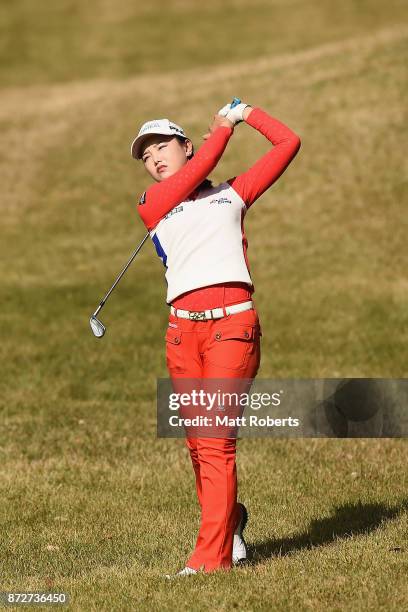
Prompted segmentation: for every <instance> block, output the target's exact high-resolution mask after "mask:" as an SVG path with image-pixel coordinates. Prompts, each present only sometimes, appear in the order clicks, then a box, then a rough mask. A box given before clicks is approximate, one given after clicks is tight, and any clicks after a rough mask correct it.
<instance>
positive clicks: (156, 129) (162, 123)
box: [130, 119, 187, 159]
mask: <svg viewBox="0 0 408 612" xmlns="http://www.w3.org/2000/svg"><path fill="white" fill-rule="evenodd" d="M149 134H164V135H166V136H180V137H181V138H187V136H186V135H185V133H184V130H183V128H181V127H180V126H179V125H177V124H176V123H173V122H172V121H169V120H168V119H153V121H147V122H146V123H144V124H143V125H142V127H141V128H140V130H139V133H138V135H137V136H136V138H135V139H134V141H133V142H132V144H131V146H130V152H131V154H132V157H134V158H135V159H140V158H141V148H142V144H143V141H144V140H145V138H146V136H149Z"/></svg>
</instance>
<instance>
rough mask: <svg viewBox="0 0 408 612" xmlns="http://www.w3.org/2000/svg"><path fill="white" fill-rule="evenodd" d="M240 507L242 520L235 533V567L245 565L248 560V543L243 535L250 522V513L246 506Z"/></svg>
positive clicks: (241, 505)
mask: <svg viewBox="0 0 408 612" xmlns="http://www.w3.org/2000/svg"><path fill="white" fill-rule="evenodd" d="M238 506H240V508H241V520H240V521H239V523H238V526H237V528H236V530H235V533H234V543H233V547H232V563H233V565H240V564H241V563H245V561H246V560H247V558H248V552H247V546H246V542H245V540H244V536H243V535H242V533H243V531H244V529H245V527H246V524H247V522H248V511H247V509H246V508H245V506H244V504H238Z"/></svg>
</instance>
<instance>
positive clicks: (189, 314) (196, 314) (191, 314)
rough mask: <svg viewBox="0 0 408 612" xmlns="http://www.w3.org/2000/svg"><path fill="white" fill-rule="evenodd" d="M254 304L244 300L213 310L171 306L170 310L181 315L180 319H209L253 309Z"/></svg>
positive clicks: (177, 315) (178, 315)
mask: <svg viewBox="0 0 408 612" xmlns="http://www.w3.org/2000/svg"><path fill="white" fill-rule="evenodd" d="M253 307H254V305H253V303H252V302H251V301H249V302H242V303H241V304H233V305H232V306H226V307H225V313H224V308H213V309H212V310H179V309H178V308H174V306H170V312H171V314H172V315H175V316H176V317H179V318H180V319H191V320H192V321H207V319H221V318H222V317H224V316H225V314H227V315H229V314H237V313H238V312H244V311H245V310H251V308H253Z"/></svg>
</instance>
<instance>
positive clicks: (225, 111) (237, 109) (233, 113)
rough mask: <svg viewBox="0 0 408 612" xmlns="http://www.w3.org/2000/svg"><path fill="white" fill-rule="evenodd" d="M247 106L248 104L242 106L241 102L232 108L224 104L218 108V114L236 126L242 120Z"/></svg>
mask: <svg viewBox="0 0 408 612" xmlns="http://www.w3.org/2000/svg"><path fill="white" fill-rule="evenodd" d="M247 106H249V104H244V103H243V102H241V104H237V106H234V108H231V104H226V105H225V106H223V107H222V108H220V110H219V111H218V114H219V115H222V116H223V117H226V118H227V119H228V120H229V121H231V123H232V124H233V125H236V124H237V123H240V122H241V121H243V120H244V118H243V116H242V115H243V112H244V109H245V108H246V107H247Z"/></svg>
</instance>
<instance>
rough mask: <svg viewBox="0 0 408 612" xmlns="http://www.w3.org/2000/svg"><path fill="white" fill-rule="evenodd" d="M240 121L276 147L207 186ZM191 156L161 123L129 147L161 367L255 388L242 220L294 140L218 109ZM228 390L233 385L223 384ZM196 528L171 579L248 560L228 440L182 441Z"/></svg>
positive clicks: (255, 345)
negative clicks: (163, 317) (149, 247)
mask: <svg viewBox="0 0 408 612" xmlns="http://www.w3.org/2000/svg"><path fill="white" fill-rule="evenodd" d="M241 121H245V122H246V123H247V125H249V126H251V127H253V128H254V129H256V130H257V131H258V132H260V133H261V134H263V135H264V136H265V137H266V138H267V139H268V140H269V141H270V142H271V143H272V144H273V145H274V146H273V148H272V149H271V150H270V151H269V152H268V153H266V154H265V155H264V156H263V157H261V158H260V159H259V160H258V161H257V162H256V163H255V164H254V165H253V166H252V167H251V168H250V169H249V170H247V171H246V172H244V173H243V174H240V175H239V176H237V177H234V178H231V179H229V180H227V181H225V182H223V183H221V184H220V185H217V186H214V185H213V184H212V183H211V182H210V181H209V180H208V179H207V176H208V175H209V174H210V172H211V171H212V170H213V169H214V168H215V166H216V165H217V162H218V161H219V159H220V158H221V156H222V154H223V152H224V150H225V148H226V146H227V143H228V141H229V139H230V137H231V135H232V133H233V130H234V126H235V125H236V124H237V123H239V122H241ZM209 130H210V131H209V133H208V134H206V135H205V136H204V139H205V142H204V144H203V145H202V146H201V147H200V149H199V150H198V151H197V153H194V149H193V145H192V142H191V140H190V139H189V138H188V137H187V136H186V135H185V133H184V131H183V129H182V128H181V127H180V126H178V125H176V124H175V123H172V122H171V121H169V120H168V119H158V120H153V121H148V122H147V123H145V124H144V125H143V126H142V127H141V129H140V131H139V134H138V135H137V137H136V138H135V140H134V141H133V143H132V146H131V152H132V156H133V157H134V158H136V159H141V160H142V161H143V164H144V167H145V168H146V170H147V172H148V174H149V175H150V176H151V177H152V178H153V179H154V181H155V183H153V185H152V186H151V187H149V188H148V189H147V191H145V193H144V194H143V195H142V196H141V198H140V201H139V205H138V212H139V214H140V216H141V218H142V220H143V222H144V224H145V225H146V227H147V229H148V230H149V232H150V236H151V238H152V240H153V242H154V244H155V247H156V251H157V254H158V255H159V257H160V258H161V259H162V261H163V264H164V265H165V267H166V272H165V276H166V281H167V303H168V304H169V305H170V313H169V324H168V329H167V333H166V359H167V367H168V370H169V374H170V377H171V379H172V381H173V383H177V382H180V379H183V378H188V379H198V380H205V379H236V381H238V380H242V379H253V378H254V377H255V376H256V374H257V371H258V368H259V363H260V335H261V329H260V325H259V320H258V315H257V312H256V310H255V306H254V303H253V300H252V293H253V292H254V287H253V284H252V281H251V276H250V273H249V265H248V259H247V240H246V237H245V233H244V228H243V220H244V217H245V214H246V212H247V210H248V208H249V207H250V206H251V205H252V204H253V203H254V202H255V201H256V200H257V198H259V196H260V195H262V193H264V191H265V190H266V189H268V187H270V186H271V185H272V184H273V183H274V182H275V181H276V180H277V179H278V177H279V176H280V175H281V174H282V172H283V171H284V170H285V168H286V167H287V166H288V164H289V163H290V162H291V160H292V159H293V158H294V156H295V155H296V153H297V151H298V149H299V147H300V140H299V137H298V136H297V135H296V134H295V133H294V132H292V130H290V129H289V128H288V127H286V126H285V125H284V124H283V123H281V122H280V121H278V120H277V119H274V118H273V117H271V116H270V115H268V114H267V113H266V112H264V111H263V110H261V109H260V108H252V107H251V106H249V105H247V104H242V103H241V104H238V105H237V106H235V107H234V108H232V107H231V105H230V104H227V105H226V106H224V107H223V108H222V109H221V110H220V111H219V112H218V114H217V115H215V116H214V119H213V122H212V125H211V126H210V128H209ZM231 382H233V380H231ZM186 444H187V447H188V449H189V451H190V456H191V461H192V464H193V468H194V472H195V479H196V489H197V496H198V501H199V504H200V507H201V524H200V530H199V534H198V538H197V542H196V546H195V549H194V551H193V552H192V554H191V556H190V558H189V559H188V560H187V562H186V565H185V567H184V569H182V570H181V571H180V572H179V573H178V574H177V575H180V576H187V575H191V574H195V573H197V571H199V570H200V569H203V570H204V571H205V572H211V571H213V570H215V569H218V568H224V569H229V568H230V567H231V566H232V564H237V563H239V562H242V561H244V560H245V559H246V556H247V551H246V545H245V541H244V539H243V535H242V532H243V529H244V527H245V525H246V522H247V510H246V508H245V506H244V505H243V504H240V503H237V474H236V465H235V453H236V439H235V438H229V437H223V436H220V437H187V438H186Z"/></svg>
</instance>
